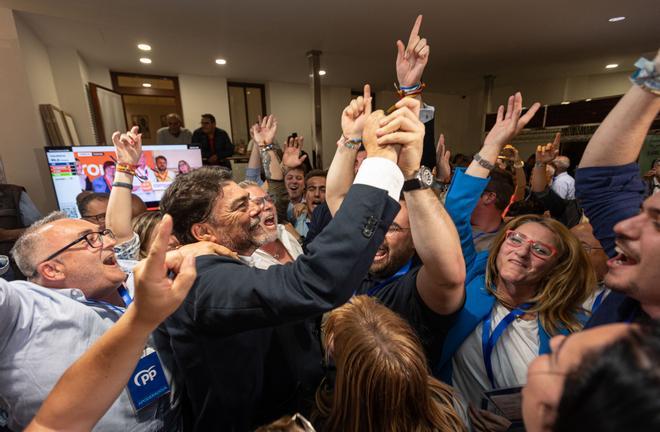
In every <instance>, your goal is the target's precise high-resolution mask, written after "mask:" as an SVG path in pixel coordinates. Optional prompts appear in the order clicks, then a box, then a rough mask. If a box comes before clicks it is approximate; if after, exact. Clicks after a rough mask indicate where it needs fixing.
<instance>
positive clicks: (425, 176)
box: [419, 166, 434, 187]
mask: <svg viewBox="0 0 660 432" xmlns="http://www.w3.org/2000/svg"><path fill="white" fill-rule="evenodd" d="M433 180H434V179H433V173H432V172H431V170H430V169H428V168H426V167H425V166H422V167H420V169H419V181H420V182H421V183H422V184H423V185H424V187H430V186H431V185H432V184H433Z"/></svg>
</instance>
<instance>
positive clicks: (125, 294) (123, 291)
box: [117, 285, 133, 307]
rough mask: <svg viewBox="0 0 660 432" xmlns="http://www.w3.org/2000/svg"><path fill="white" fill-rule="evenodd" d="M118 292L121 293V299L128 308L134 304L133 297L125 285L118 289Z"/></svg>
mask: <svg viewBox="0 0 660 432" xmlns="http://www.w3.org/2000/svg"><path fill="white" fill-rule="evenodd" d="M117 291H118V292H119V295H120V296H121V299H122V300H123V301H124V304H125V305H126V307H128V305H130V304H131V303H133V299H132V298H131V295H130V294H129V293H128V290H127V289H126V287H125V286H124V285H122V286H120V287H119V288H117Z"/></svg>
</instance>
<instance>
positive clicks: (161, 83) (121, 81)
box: [110, 72, 185, 145]
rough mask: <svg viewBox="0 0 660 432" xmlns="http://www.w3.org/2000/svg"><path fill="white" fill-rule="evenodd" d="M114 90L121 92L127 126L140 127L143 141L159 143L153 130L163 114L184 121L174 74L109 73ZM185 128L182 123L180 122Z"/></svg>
mask: <svg viewBox="0 0 660 432" xmlns="http://www.w3.org/2000/svg"><path fill="white" fill-rule="evenodd" d="M110 74H111V76H112V85H113V88H114V90H115V91H116V92H117V93H119V94H121V95H122V99H123V102H124V115H125V117H126V124H127V125H128V127H129V128H130V127H133V126H134V125H137V126H139V128H140V133H142V143H143V144H147V145H149V144H158V142H157V140H156V132H157V131H158V129H160V128H161V127H166V126H167V120H166V117H167V115H168V114H170V113H176V114H178V115H179V116H180V117H181V119H182V123H183V110H182V109H181V95H180V93H179V80H178V79H177V77H170V76H158V75H144V74H134V73H126V72H111V73H110ZM182 126H183V127H185V124H182Z"/></svg>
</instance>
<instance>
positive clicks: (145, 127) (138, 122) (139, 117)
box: [131, 114, 151, 139]
mask: <svg viewBox="0 0 660 432" xmlns="http://www.w3.org/2000/svg"><path fill="white" fill-rule="evenodd" d="M131 124H132V126H138V127H139V128H140V133H141V134H142V138H145V139H149V138H151V130H150V129H149V117H147V116H146V115H143V114H135V115H132V116H131Z"/></svg>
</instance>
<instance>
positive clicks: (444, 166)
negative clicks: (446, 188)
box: [435, 134, 451, 183]
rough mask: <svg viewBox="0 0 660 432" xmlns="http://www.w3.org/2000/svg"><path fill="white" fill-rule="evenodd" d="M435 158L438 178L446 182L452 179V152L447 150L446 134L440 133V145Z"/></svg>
mask: <svg viewBox="0 0 660 432" xmlns="http://www.w3.org/2000/svg"><path fill="white" fill-rule="evenodd" d="M435 158H436V159H435V160H436V163H435V170H436V173H435V176H436V178H438V179H439V180H440V181H442V182H444V183H449V181H451V164H450V163H449V158H451V152H450V151H449V150H445V136H444V134H440V139H438V146H437V147H436V149H435Z"/></svg>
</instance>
